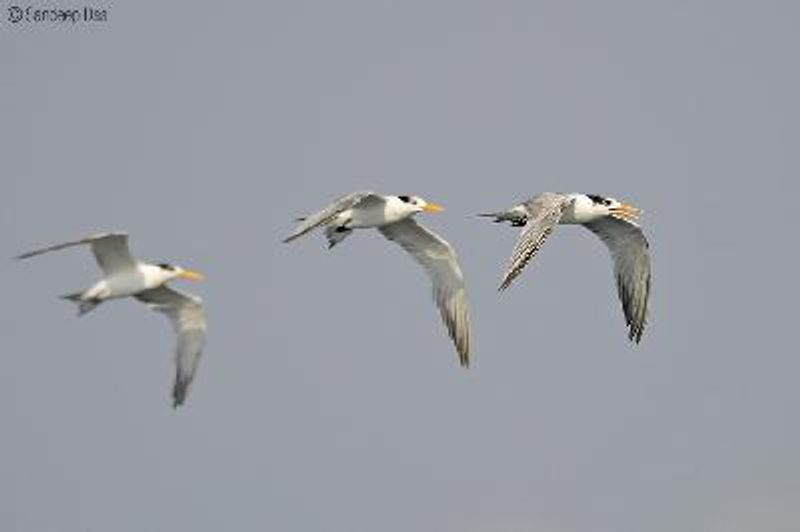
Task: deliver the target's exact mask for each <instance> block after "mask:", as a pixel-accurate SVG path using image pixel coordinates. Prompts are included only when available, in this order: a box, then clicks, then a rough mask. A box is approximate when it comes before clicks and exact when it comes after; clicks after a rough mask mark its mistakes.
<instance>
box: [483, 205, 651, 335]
mask: <svg viewBox="0 0 800 532" xmlns="http://www.w3.org/2000/svg"><path fill="white" fill-rule="evenodd" d="M640 212H641V211H640V210H639V209H637V208H636V207H633V206H631V205H627V204H624V203H621V202H619V201H617V200H615V199H612V198H604V197H602V196H597V195H594V194H561V193H553V192H545V193H542V194H538V195H536V196H534V197H532V198H531V199H529V200H527V201H525V202H523V203H520V204H518V205H515V206H514V207H512V208H511V209H509V210H507V211H503V212H496V213H487V214H481V215H480V216H488V217H492V218H494V219H495V220H494V221H495V222H509V223H510V224H511V225H512V226H514V227H523V229H522V233H521V234H520V236H519V240H518V241H517V244H516V246H515V247H514V251H513V253H512V255H511V261H510V264H509V266H508V269H507V270H506V273H505V275H504V277H503V282H502V283H501V285H500V290H505V289H506V288H508V287H509V285H511V283H512V281H513V280H514V279H515V278H516V277H517V276H518V275H519V274H520V273H521V272H522V270H523V269H524V268H525V266H526V265H527V264H528V262H529V261H530V260H531V259H533V257H534V256H535V255H536V253H537V252H538V251H539V249H540V248H541V247H542V245H543V244H544V242H545V240H546V239H547V237H548V236H550V233H551V232H552V231H553V229H555V226H556V225H558V224H562V225H566V224H578V225H583V226H584V227H586V228H587V229H589V230H590V231H591V232H593V233H594V234H596V235H597V236H598V237H600V239H601V240H602V241H603V242H604V243H605V245H606V246H607V247H608V249H609V251H610V253H611V258H612V260H613V262H614V276H615V277H616V281H617V292H618V294H619V299H620V301H621V302H622V310H623V312H624V314H625V321H626V324H627V327H628V338H629V339H630V340H631V341H634V342H636V343H639V341H640V340H641V338H642V333H643V332H644V328H645V324H646V322H647V304H648V300H649V297H650V255H649V252H648V249H649V244H648V242H647V239H646V238H645V236H644V234H643V233H642V230H641V228H640V227H639V225H638V223H637V221H638V217H639V214H640Z"/></svg>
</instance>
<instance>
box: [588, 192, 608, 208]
mask: <svg viewBox="0 0 800 532" xmlns="http://www.w3.org/2000/svg"><path fill="white" fill-rule="evenodd" d="M586 197H588V198H589V199H590V200H592V202H593V203H594V204H595V205H611V202H610V201H609V200H607V199H606V198H604V197H603V196H598V195H597V194H586Z"/></svg>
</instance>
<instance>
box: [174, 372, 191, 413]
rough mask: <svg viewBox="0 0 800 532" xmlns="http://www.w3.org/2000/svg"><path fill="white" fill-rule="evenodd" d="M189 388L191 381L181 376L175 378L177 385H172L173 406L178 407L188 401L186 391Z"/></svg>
mask: <svg viewBox="0 0 800 532" xmlns="http://www.w3.org/2000/svg"><path fill="white" fill-rule="evenodd" d="M188 389H189V382H188V381H184V380H182V379H181V378H180V377H177V378H176V379H175V386H173V387H172V408H173V409H177V408H178V407H179V406H181V405H182V404H183V402H184V401H186V392H187V391H188Z"/></svg>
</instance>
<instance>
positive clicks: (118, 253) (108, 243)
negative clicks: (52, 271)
mask: <svg viewBox="0 0 800 532" xmlns="http://www.w3.org/2000/svg"><path fill="white" fill-rule="evenodd" d="M84 244H90V245H91V246H92V253H94V256H95V259H97V264H98V265H99V266H100V269H101V270H103V272H104V273H105V274H106V275H109V274H111V273H113V272H116V271H119V270H122V269H126V268H131V267H135V266H136V259H134V258H133V257H132V256H131V253H130V251H129V250H128V234H127V233H99V234H96V235H91V236H88V237H86V238H82V239H80V240H73V241H71V242H65V243H63V244H56V245H55V246H48V247H46V248H42V249H37V250H34V251H29V252H27V253H23V254H22V255H19V256H18V257H17V258H18V259H27V258H30V257H35V256H36V255H41V254H42V253H47V252H50V251H57V250H60V249H64V248H68V247H72V246H80V245H84Z"/></svg>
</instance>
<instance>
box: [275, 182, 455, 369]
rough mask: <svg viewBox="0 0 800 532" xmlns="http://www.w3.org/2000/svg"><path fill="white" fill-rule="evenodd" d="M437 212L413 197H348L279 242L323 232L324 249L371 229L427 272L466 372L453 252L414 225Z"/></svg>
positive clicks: (435, 207) (305, 220)
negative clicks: (422, 215)
mask: <svg viewBox="0 0 800 532" xmlns="http://www.w3.org/2000/svg"><path fill="white" fill-rule="evenodd" d="M441 210H442V207H440V206H438V205H435V204H433V203H428V202H426V201H425V200H423V199H422V198H419V197H417V196H383V195H380V194H375V193H373V192H353V193H351V194H347V195H346V196H342V197H341V198H339V199H337V200H336V201H334V202H333V203H332V204H330V205H328V206H327V207H325V208H324V209H323V210H321V211H320V212H318V213H316V214H312V215H310V216H308V217H306V218H301V219H300V220H298V221H300V222H301V223H300V224H299V225H298V226H297V228H296V229H295V230H294V232H292V234H291V235H289V236H288V237H287V238H286V239H284V242H291V241H293V240H295V239H297V238H299V237H301V236H303V235H305V234H306V233H308V232H310V231H311V230H313V229H315V228H317V227H320V226H325V237H326V238H327V239H328V248H332V247H334V246H335V245H336V244H338V243H339V242H341V241H342V240H344V239H345V238H347V237H348V236H349V235H350V234H351V233H352V232H353V230H355V229H366V228H375V229H377V230H378V231H380V232H381V234H383V236H385V237H386V238H388V239H389V240H391V241H393V242H396V243H397V244H399V245H400V246H401V247H402V248H403V249H405V250H406V251H407V252H408V253H409V254H410V255H411V256H412V257H413V258H414V259H415V260H416V261H417V262H418V263H419V264H420V265H422V267H423V268H425V270H426V271H427V273H428V275H429V276H430V278H431V281H432V283H433V298H434V300H435V302H436V305H437V306H438V307H439V313H440V314H441V317H442V320H443V321H444V324H445V325H446V327H447V330H448V332H449V334H450V337H451V338H452V340H453V342H454V343H455V347H456V351H458V358H459V362H460V363H461V365H462V366H463V367H468V366H469V356H470V345H469V344H470V325H469V316H468V315H467V300H466V290H465V287H464V277H463V275H462V274H461V268H460V267H459V265H458V258H457V257H456V253H455V251H454V250H453V247H452V246H451V245H450V244H449V243H448V242H447V241H446V240H444V239H443V238H441V237H440V236H439V235H437V234H436V233H434V232H433V231H430V230H428V229H426V228H425V227H422V226H421V225H419V224H417V223H416V222H415V221H414V219H413V217H414V215H416V214H417V213H420V212H423V211H424V212H439V211H441Z"/></svg>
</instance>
